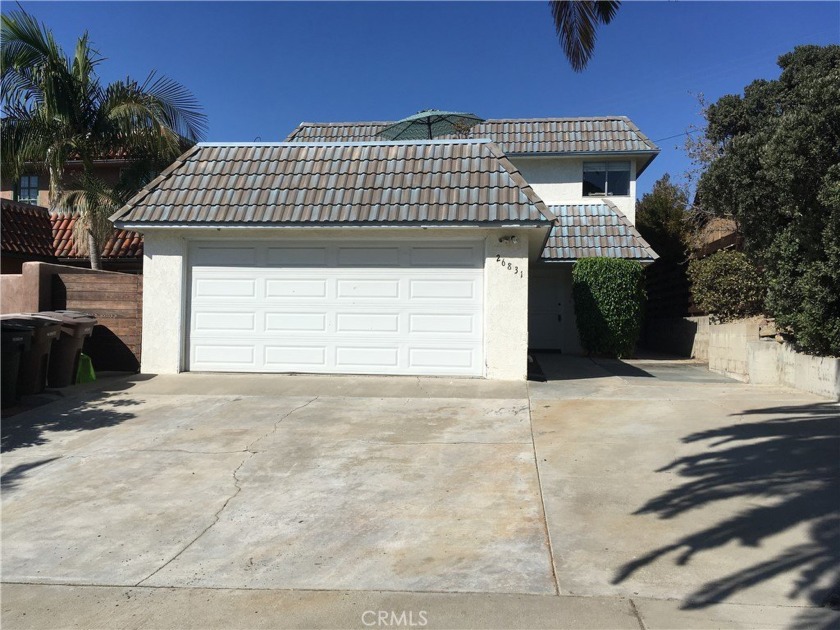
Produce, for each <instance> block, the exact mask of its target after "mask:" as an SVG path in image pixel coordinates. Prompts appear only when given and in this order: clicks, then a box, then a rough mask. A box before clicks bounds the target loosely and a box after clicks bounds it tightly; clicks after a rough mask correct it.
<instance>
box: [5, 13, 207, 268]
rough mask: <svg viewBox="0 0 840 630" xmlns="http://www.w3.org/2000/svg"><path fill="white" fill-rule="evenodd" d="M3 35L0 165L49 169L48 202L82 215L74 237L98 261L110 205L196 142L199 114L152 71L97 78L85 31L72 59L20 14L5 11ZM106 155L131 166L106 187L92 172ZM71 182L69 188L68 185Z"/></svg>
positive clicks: (186, 96) (188, 97) (11, 171)
mask: <svg viewBox="0 0 840 630" xmlns="http://www.w3.org/2000/svg"><path fill="white" fill-rule="evenodd" d="M0 39H1V40H2V41H0V90H1V91H2V116H3V117H2V120H1V121H0V160H1V161H2V168H3V170H4V172H5V174H6V175H8V176H11V177H14V178H15V179H17V178H18V177H19V176H20V174H21V172H22V170H23V169H24V167H25V166H26V165H32V164H38V165H41V167H42V168H43V169H44V170H45V171H47V172H48V174H49V180H50V205H51V206H52V207H53V208H55V209H58V210H61V211H68V212H77V213H79V216H80V220H79V221H78V223H79V226H80V230H81V231H82V232H84V233H85V234H84V236H86V238H82V239H79V240H78V241H77V242H79V243H80V244H81V245H82V246H84V245H85V244H86V245H87V246H88V249H89V252H90V255H91V266H92V267H93V268H94V269H97V268H100V261H99V252H101V247H102V244H103V240H104V239H105V238H107V236H108V235H109V233H110V229H111V228H110V224H109V223H108V222H107V217H108V216H109V215H110V213H111V206H112V203H116V202H118V201H119V200H121V199H124V198H127V197H126V195H127V194H128V193H129V191H131V189H132V188H133V189H134V191H136V190H137V189H138V188H139V187H140V186H142V185H143V183H144V182H145V181H147V180H148V179H149V175H150V174H151V173H153V172H154V171H155V170H159V169H161V168H163V167H164V166H165V165H166V164H168V163H170V162H171V161H172V160H174V159H175V158H176V157H177V156H178V155H179V154H180V153H182V152H183V151H184V150H185V149H186V148H187V147H189V146H191V145H192V144H194V143H195V142H197V141H199V140H200V139H202V138H203V135H204V133H205V130H206V127H207V119H206V116H205V115H204V114H203V113H202V112H201V110H200V107H199V105H198V102H197V101H196V99H195V97H194V96H193V95H192V94H191V93H190V92H189V91H188V90H187V89H186V88H184V87H183V86H182V85H181V84H179V83H177V82H176V81H173V80H171V79H168V78H166V77H164V76H158V75H157V74H156V73H155V72H151V73H150V74H149V76H148V77H147V78H146V80H145V81H143V82H138V81H134V80H132V79H130V78H127V79H125V80H123V81H116V82H114V83H111V84H109V85H105V86H103V85H102V84H101V83H100V81H99V79H98V77H97V76H96V67H97V66H98V65H99V64H100V63H101V62H102V57H100V56H99V54H98V53H97V52H96V51H95V50H93V49H92V48H91V46H90V41H89V39H88V35H87V33H85V34H84V35H82V36H81V37H80V38H79V39H78V41H77V43H76V49H75V51H74V54H73V55H72V56H69V55H67V54H65V52H64V51H63V50H62V49H61V47H60V46H58V44H57V43H56V41H55V39H54V37H53V35H52V33H51V32H50V31H49V30H48V29H47V28H46V27H45V26H43V25H42V24H40V23H39V22H38V21H37V20H35V19H34V18H33V17H32V16H30V15H29V14H27V13H25V12H22V11H21V12H14V13H10V14H8V15H3V16H2V26H0ZM106 156H119V157H120V158H123V159H125V160H127V162H128V164H129V165H130V167H129V168H127V169H126V171H125V173H124V174H123V175H121V178H120V182H119V183H118V184H117V185H115V186H111V187H108V186H107V185H106V184H105V183H104V182H102V181H101V180H100V181H98V182H97V178H96V176H95V175H94V169H93V164H94V161H95V160H97V159H101V158H103V157H106ZM71 160H73V161H79V162H80V163H81V171H82V172H81V175H80V176H79V177H78V178H77V180H76V181H73V182H68V181H67V180H66V179H65V167H66V165H67V163H68V161H71ZM71 183H72V184H74V185H75V189H73V190H65V188H67V185H68V184H71ZM106 190H108V191H109V192H108V194H107V195H105V191H106ZM94 191H98V192H94ZM106 196H107V197H109V198H110V199H111V202H110V203H105V202H104V199H105V197H106ZM128 196H129V197H130V196H131V195H130V194H128ZM94 199H98V201H94ZM105 226H107V229H106V227H105Z"/></svg>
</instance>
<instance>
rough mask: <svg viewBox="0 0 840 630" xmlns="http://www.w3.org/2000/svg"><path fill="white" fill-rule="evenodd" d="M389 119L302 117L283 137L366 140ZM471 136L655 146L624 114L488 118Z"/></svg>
mask: <svg viewBox="0 0 840 630" xmlns="http://www.w3.org/2000/svg"><path fill="white" fill-rule="evenodd" d="M391 124H393V123H392V122H388V121H368V122H349V123H310V122H302V123H300V124H299V125H298V126H297V128H296V129H295V130H294V131H292V133H291V134H289V137H288V138H286V141H287V142H366V141H374V140H381V139H382V138H380V137H379V135H378V134H379V131H380V130H381V129H382V128H383V127H386V126H387V125H391ZM469 136H470V137H471V138H489V139H490V140H492V141H493V142H495V143H497V144H498V145H499V146H501V147H502V150H503V151H504V152H505V153H507V154H508V155H517V154H528V153H544V154H545V153H548V154H557V153H603V152H641V153H655V152H658V151H659V147H657V146H656V145H655V144H654V143H653V142H652V141H651V140H650V139H649V138H648V137H647V136H645V135H644V134H643V133H642V132H641V131H640V130H639V128H638V127H636V125H634V124H633V122H632V121H631V120H630V119H629V118H627V117H626V116H604V117H593V118H521V119H503V120H486V121H484V122H483V123H479V124H477V125H475V126H474V127H472V129H470V131H469Z"/></svg>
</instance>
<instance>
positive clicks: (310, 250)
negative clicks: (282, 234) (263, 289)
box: [265, 247, 327, 267]
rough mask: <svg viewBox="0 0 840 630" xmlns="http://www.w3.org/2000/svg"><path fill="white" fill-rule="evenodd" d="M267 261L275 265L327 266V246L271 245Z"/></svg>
mask: <svg viewBox="0 0 840 630" xmlns="http://www.w3.org/2000/svg"><path fill="white" fill-rule="evenodd" d="M265 263H266V265H267V266H274V267H325V266H326V265H327V248H326V247H269V248H268V249H267V250H266V256H265Z"/></svg>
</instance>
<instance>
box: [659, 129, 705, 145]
mask: <svg viewBox="0 0 840 630" xmlns="http://www.w3.org/2000/svg"><path fill="white" fill-rule="evenodd" d="M700 131H702V129H692V130H691V131H683V132H682V133H678V134H675V135H673V136H668V137H667V138H659V140H654V142H662V141H663V140H671V139H672V138H679V137H680V136H687V135H690V134H692V133H699V132H700Z"/></svg>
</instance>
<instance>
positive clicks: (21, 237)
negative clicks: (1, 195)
mask: <svg viewBox="0 0 840 630" xmlns="http://www.w3.org/2000/svg"><path fill="white" fill-rule="evenodd" d="M0 205H1V206H2V216H1V217H0V226H2V230H0V235H2V237H0V240H2V246H0V249H1V250H2V252H3V253H4V254H24V255H27V256H33V257H43V258H53V256H54V252H53V241H52V230H51V226H50V213H49V211H48V210H47V209H46V208H42V207H41V206H33V205H30V204H28V203H20V202H18V201H11V200H9V199H3V200H2V204H0Z"/></svg>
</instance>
